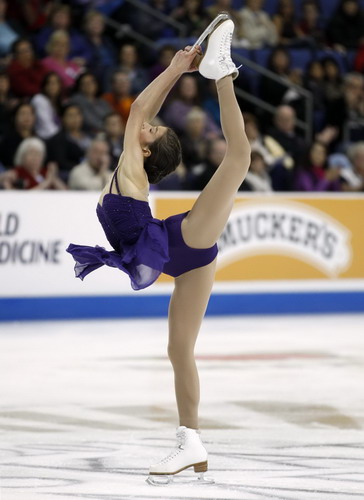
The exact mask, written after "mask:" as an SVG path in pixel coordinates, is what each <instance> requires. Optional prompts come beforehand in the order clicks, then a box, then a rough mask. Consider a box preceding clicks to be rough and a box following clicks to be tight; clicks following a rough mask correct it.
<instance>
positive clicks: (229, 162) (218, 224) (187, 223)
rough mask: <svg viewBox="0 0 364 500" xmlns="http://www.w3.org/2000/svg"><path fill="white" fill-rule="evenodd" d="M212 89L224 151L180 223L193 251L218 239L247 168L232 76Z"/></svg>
mask: <svg viewBox="0 0 364 500" xmlns="http://www.w3.org/2000/svg"><path fill="white" fill-rule="evenodd" d="M216 86H217V91H218V96H219V104H220V114H221V125H222V130H223V134H224V137H225V139H226V143H227V151H226V154H225V157H224V159H223V161H222V163H221V165H220V166H219V168H218V169H217V170H216V172H215V174H214V175H213V176H212V178H211V179H210V181H209V183H208V184H207V185H206V186H205V188H204V189H203V191H202V192H201V194H200V196H199V197H198V198H197V200H196V202H195V204H194V206H193V208H192V210H191V211H190V213H189V214H188V216H187V217H186V218H185V219H184V220H183V223H182V233H183V238H184V240H185V242H186V243H187V245H190V246H192V247H195V248H207V247H210V246H212V245H213V244H214V243H215V242H216V241H217V240H218V239H219V237H220V235H221V233H222V231H223V230H224V227H225V225H226V222H227V220H228V217H229V215H230V212H231V209H232V206H233V203H234V199H235V196H236V193H237V191H238V189H239V187H240V185H241V183H242V182H243V180H244V178H245V176H246V174H247V171H248V168H249V165H250V144H249V141H248V138H247V136H246V134H245V126H244V119H243V116H242V114H241V111H240V108H239V106H238V103H237V101H236V97H235V92H234V86H233V81H232V77H231V76H227V77H225V78H222V79H221V80H218V81H217V82H216Z"/></svg>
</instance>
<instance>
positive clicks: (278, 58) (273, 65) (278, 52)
mask: <svg viewBox="0 0 364 500" xmlns="http://www.w3.org/2000/svg"><path fill="white" fill-rule="evenodd" d="M267 69H269V70H270V71H272V72H273V73H275V74H276V75H277V76H279V77H280V79H282V80H283V81H284V80H285V81H286V82H287V83H300V73H299V72H297V71H295V70H292V69H291V56H290V54H289V52H288V51H287V50H286V49H285V48H282V47H277V48H276V49H274V50H272V52H271V54H270V56H269V58H268V64H267ZM288 89H289V87H288V86H287V85H284V84H283V83H280V82H279V81H275V80H272V79H271V78H270V77H267V76H265V75H263V76H262V77H261V80H260V88H259V91H260V92H259V93H260V96H261V98H262V99H264V100H265V101H267V102H269V103H270V104H272V105H273V106H278V105H279V104H281V103H282V101H283V99H284V97H285V95H286V94H287V92H288Z"/></svg>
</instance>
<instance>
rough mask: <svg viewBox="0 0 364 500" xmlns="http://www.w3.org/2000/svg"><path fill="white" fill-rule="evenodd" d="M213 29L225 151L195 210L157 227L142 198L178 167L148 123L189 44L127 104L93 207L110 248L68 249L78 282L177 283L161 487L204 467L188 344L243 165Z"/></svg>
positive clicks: (229, 78)
mask: <svg viewBox="0 0 364 500" xmlns="http://www.w3.org/2000/svg"><path fill="white" fill-rule="evenodd" d="M220 21H221V19H220ZM216 24H217V27H216ZM214 28H215V29H214V30H213V31H212V33H211V34H210V36H209V39H208V47H207V50H206V53H205V55H204V56H203V58H202V60H201V62H200V65H199V71H200V73H201V74H202V75H203V76H205V77H206V78H210V79H214V80H216V85H217V92H218V98H219V105H220V112H221V123H222V130H223V134H224V136H225V139H226V142H227V151H226V155H225V157H224V159H223V161H222V163H221V165H220V166H219V168H218V169H217V171H216V172H215V174H214V176H213V177H212V179H211V180H210V182H209V183H208V184H207V186H206V187H205V189H204V190H203V191H202V192H201V194H200V195H199V197H198V199H197V200H196V202H195V204H194V206H193V208H192V209H191V210H190V211H189V212H186V213H183V214H178V215H173V216H171V217H168V218H167V219H165V220H158V219H154V218H153V217H152V215H151V212H150V208H149V205H148V191H149V183H155V182H158V181H159V180H160V179H162V178H163V177H164V176H165V175H167V174H168V173H170V172H171V171H173V170H174V169H175V168H176V167H177V165H178V164H179V163H180V160H181V152H180V145H179V141H178V139H177V137H176V135H175V133H174V132H173V131H172V130H171V129H168V128H166V127H162V126H159V127H153V126H151V125H149V121H150V120H152V119H153V117H154V116H155V115H156V114H157V113H158V111H159V109H160V107H161V105H162V103H163V102H164V100H165V98H166V96H167V94H168V92H169V91H170V90H171V88H172V87H173V85H174V84H175V83H176V81H177V80H178V78H179V77H180V76H181V75H182V74H183V73H184V72H187V71H193V70H195V69H196V67H195V65H194V63H193V61H194V59H195V57H196V55H197V54H198V53H199V50H200V49H199V48H196V47H195V46H194V47H193V48H192V49H191V50H189V49H188V48H187V49H185V50H180V51H179V52H177V54H176V55H175V56H174V58H173V60H172V62H171V64H170V66H169V67H168V68H167V69H166V70H165V71H164V72H163V73H162V74H161V75H159V76H158V78H156V79H155V80H154V81H153V82H152V83H151V84H150V85H149V86H148V87H147V88H146V89H145V90H144V91H143V92H142V93H141V94H140V95H139V97H138V98H137V99H136V101H135V102H134V104H133V105H132V109H131V113H130V116H129V120H128V122H127V125H126V130H125V139H124V152H123V154H122V155H121V158H120V161H119V165H118V166H117V168H116V170H115V172H114V175H113V177H112V179H111V181H110V183H109V184H108V185H107V186H106V187H105V189H104V190H103V192H102V193H101V196H100V200H99V204H98V206H97V215H98V218H99V221H100V223H101V225H102V226H103V228H104V231H105V234H106V237H107V239H108V240H109V242H110V244H111V246H112V247H113V248H114V251H112V252H108V251H106V250H105V249H104V248H102V247H99V246H96V247H88V246H81V245H73V244H70V245H69V247H68V249H67V251H68V252H70V253H71V254H72V255H73V257H74V259H75V261H76V265H75V272H76V276H77V277H79V278H81V279H83V278H84V277H85V276H86V275H87V274H88V273H90V272H91V271H93V270H95V269H97V268H98V267H101V266H102V265H104V264H106V265H108V266H112V267H117V268H119V269H121V270H123V271H125V272H126V273H127V274H128V275H129V276H130V279H131V284H132V287H133V288H134V289H136V290H138V289H140V288H145V287H147V286H149V285H150V284H152V283H153V282H154V281H155V280H156V279H157V277H158V276H159V274H160V273H161V272H164V273H166V274H169V275H170V276H173V277H174V278H175V287H174V291H173V294H172V297H171V301H170V305H169V314H168V322H169V342H168V356H169V359H170V360H171V363H172V366H173V370H174V380H175V392H176V400H177V407H178V414H179V427H178V428H177V442H178V444H179V446H178V447H176V449H174V450H173V451H172V452H171V453H170V454H169V455H168V456H167V457H166V458H165V459H163V460H161V461H160V462H159V463H157V464H155V465H151V466H150V469H149V474H150V476H149V478H148V482H151V483H152V484H156V483H157V481H156V479H157V478H156V475H163V476H164V478H167V480H168V479H170V478H172V476H173V475H174V474H176V473H178V472H180V471H181V470H183V469H186V468H188V467H191V466H193V467H194V470H195V472H201V473H203V472H205V471H206V470H207V451H206V449H205V448H204V446H203V444H202V442H201V439H200V431H199V423H198V404H199V398H200V388H199V377H198V373H197V368H196V364H195V359H194V346H195V342H196V338H197V335H198V332H199V329H200V325H201V321H202V319H203V317H204V314H205V311H206V307H207V303H208V300H209V297H210V293H211V288H212V284H213V281H214V274H215V265H216V255H217V244H216V242H217V240H218V238H219V236H220V234H221V233H222V231H223V229H224V226H225V224H226V222H227V219H228V216H229V214H230V212H231V209H232V206H233V202H234V198H235V195H236V193H237V190H238V188H239V186H240V185H241V183H242V181H243V180H244V178H245V175H246V173H247V170H248V167H249V164H250V147H249V142H248V139H247V137H246V135H245V130H244V121H243V117H242V114H241V112H240V109H239V106H238V104H237V101H236V98H235V93H234V87H233V79H234V78H236V76H237V75H238V71H237V69H236V67H235V65H234V63H233V62H232V60H231V55H230V49H231V37H232V33H233V30H234V24H233V22H232V21H231V20H230V19H227V16H226V15H225V16H223V20H222V22H220V23H215V26H214ZM200 39H201V37H200ZM200 39H199V40H200ZM153 478H154V481H153ZM200 479H203V474H201V476H200ZM167 482H168V481H167ZM157 484H158V483H157Z"/></svg>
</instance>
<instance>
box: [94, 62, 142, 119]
mask: <svg viewBox="0 0 364 500" xmlns="http://www.w3.org/2000/svg"><path fill="white" fill-rule="evenodd" d="M102 98H103V99H104V100H105V101H106V102H108V103H109V104H110V106H111V108H112V109H113V110H114V111H115V112H116V113H119V115H120V116H121V118H122V120H123V122H124V123H126V122H127V120H128V117H129V113H130V106H131V105H132V103H133V101H134V100H135V97H133V95H132V94H131V80H130V77H129V75H128V74H127V73H125V72H124V71H115V73H114V74H113V76H112V86H111V92H107V93H106V94H104V95H103V96H102Z"/></svg>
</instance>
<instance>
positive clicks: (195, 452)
mask: <svg viewBox="0 0 364 500" xmlns="http://www.w3.org/2000/svg"><path fill="white" fill-rule="evenodd" d="M176 436H177V447H176V448H175V449H174V450H172V451H171V453H170V454H169V455H167V456H166V457H165V458H164V459H163V460H161V461H160V462H158V463H156V464H153V465H151V466H150V468H149V477H148V478H147V479H146V481H147V483H148V484H151V485H153V486H160V485H166V484H169V483H171V482H173V479H174V476H175V475H176V474H178V473H179V472H181V471H183V470H185V469H188V468H189V467H193V468H194V471H195V472H197V473H199V476H198V479H197V482H203V483H214V482H215V481H214V480H213V479H212V478H207V477H205V476H204V473H205V472H206V471H207V467H208V461H207V451H206V449H205V447H204V446H203V444H202V442H201V439H200V435H199V431H196V430H195V429H189V428H188V427H185V426H184V425H182V426H179V427H178V428H177V432H176ZM192 481H194V482H196V479H193V480H192ZM186 482H189V481H188V479H187V481H186Z"/></svg>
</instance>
